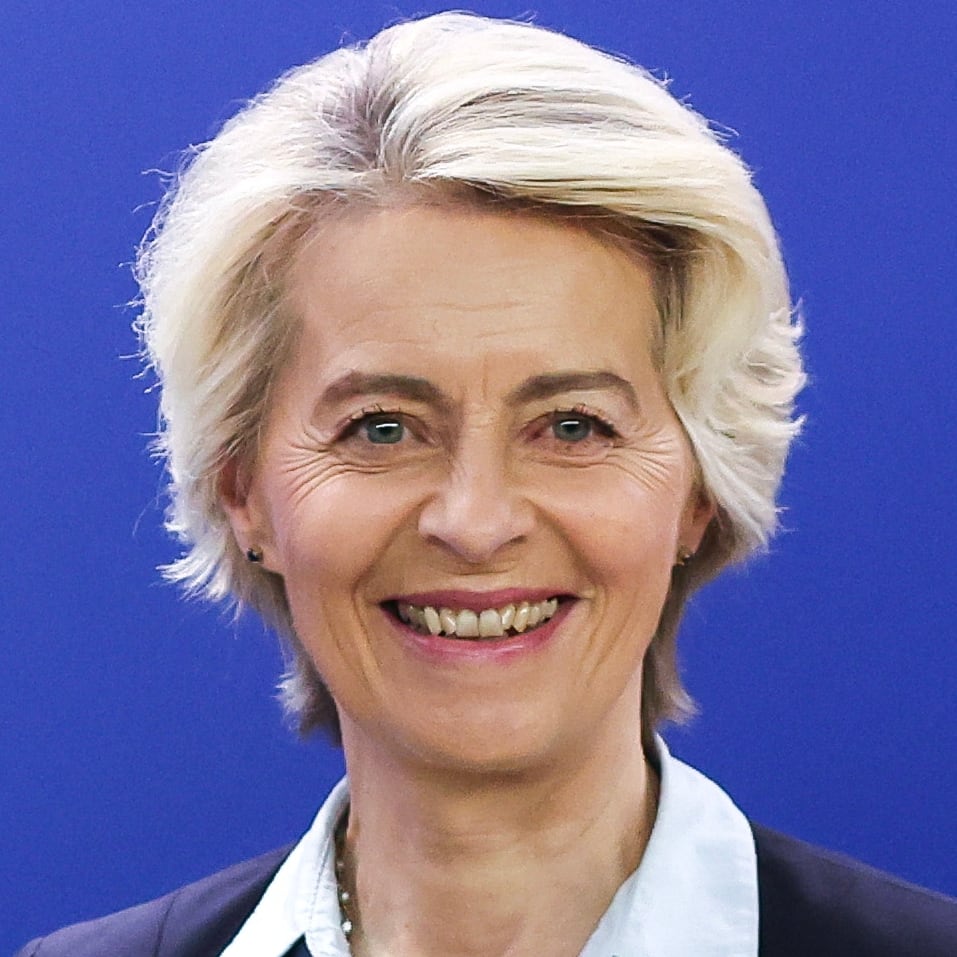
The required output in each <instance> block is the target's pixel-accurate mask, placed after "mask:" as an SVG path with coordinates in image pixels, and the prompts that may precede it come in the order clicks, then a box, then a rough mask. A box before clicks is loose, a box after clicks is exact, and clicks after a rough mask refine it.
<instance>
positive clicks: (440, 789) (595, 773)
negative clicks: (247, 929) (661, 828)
mask: <svg viewBox="0 0 957 957" xmlns="http://www.w3.org/2000/svg"><path fill="white" fill-rule="evenodd" d="M637 727H638V725H637V722H635V723H632V724H631V728H632V729H633V733H628V734H609V735H603V736H599V737H600V740H598V741H596V740H595V739H594V738H592V739H590V740H589V742H588V746H587V747H582V748H580V749H579V750H578V751H577V752H574V753H569V754H566V755H563V756H561V759H560V760H556V759H555V758H554V756H553V757H552V759H551V760H549V761H547V762H543V763H542V764H540V765H538V766H536V767H528V768H525V769H524V770H522V771H520V772H519V771H511V772H501V771H499V772H496V773H488V772H487V771H486V772H484V773H480V772H476V771H474V770H470V771H462V770H456V771H451V772H450V771H444V772H438V771H437V770H436V768H435V766H434V764H433V765H426V764H424V763H419V762H416V761H414V760H408V759H406V758H403V757H397V756H396V754H395V753H394V752H391V751H389V750H388V749H384V748H383V747H382V746H381V745H377V744H376V743H375V742H373V741H371V740H369V739H368V738H367V737H366V736H364V735H363V734H362V731H361V730H360V729H359V728H357V727H356V726H355V725H352V724H350V723H349V722H348V719H346V720H344V721H343V740H344V746H345V750H346V758H347V765H348V768H349V778H350V789H351V802H352V803H351V810H350V818H349V828H348V833H347V837H346V851H345V853H346V862H347V870H348V872H349V878H350V882H351V883H352V884H353V888H354V892H355V895H356V896H355V901H354V905H355V906H354V916H355V923H356V927H355V930H354V932H353V937H352V941H351V946H352V950H353V953H354V954H357V955H362V957H375V955H380V954H388V955H390V957H411V955H416V957H431V955H433V954H435V955H438V954H441V955H443V957H482V955H486V954H488V955H491V954H495V955H508V957H519V955H526V954H528V955H531V954H535V955H536V957H540V955H541V954H543V953H547V954H549V955H554V957H564V955H566V954H567V955H569V957H574V955H577V954H579V953H580V952H581V950H582V948H583V947H584V945H585V943H586V942H587V940H588V937H589V936H590V935H591V933H592V931H593V930H594V928H595V926H596V924H597V923H598V921H599V919H600V918H601V915H602V914H603V913H604V912H605V910H607V908H608V906H609V904H610V903H611V900H612V898H613V897H614V895H615V892H616V891H617V889H618V888H619V887H620V886H621V884H622V882H623V881H624V880H625V879H626V878H627V877H628V875H629V874H631V873H632V872H633V871H634V870H635V868H636V867H637V866H638V863H639V861H640V860H641V856H642V854H643V853H644V849H645V846H646V845H647V842H648V837H649V836H650V833H651V827H652V824H653V822H654V816H655V810H656V807H657V785H658V780H657V776H656V774H655V773H654V771H653V770H651V769H650V768H649V766H648V764H647V762H646V761H645V758H644V755H643V753H642V750H641V745H640V741H639V735H638V731H637Z"/></svg>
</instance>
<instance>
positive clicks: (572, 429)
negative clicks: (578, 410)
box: [552, 415, 595, 442]
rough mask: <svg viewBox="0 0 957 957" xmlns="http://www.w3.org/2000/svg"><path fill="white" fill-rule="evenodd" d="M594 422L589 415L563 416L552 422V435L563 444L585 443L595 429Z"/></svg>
mask: <svg viewBox="0 0 957 957" xmlns="http://www.w3.org/2000/svg"><path fill="white" fill-rule="evenodd" d="M594 426H595V422H594V420H593V419H592V418H591V417H590V416H587V415H562V416H560V417H559V418H557V419H556V420H555V421H554V422H552V434H553V435H554V436H555V438H556V439H560V440H561V441H562V442H583V441H584V440H585V439H587V438H588V437H589V436H590V435H591V434H592V430H593V429H594Z"/></svg>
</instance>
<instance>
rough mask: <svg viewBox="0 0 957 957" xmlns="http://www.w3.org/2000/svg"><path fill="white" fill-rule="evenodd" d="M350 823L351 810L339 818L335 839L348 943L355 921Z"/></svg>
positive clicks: (339, 893)
mask: <svg viewBox="0 0 957 957" xmlns="http://www.w3.org/2000/svg"><path fill="white" fill-rule="evenodd" d="M348 824H349V811H348V809H347V810H346V812H345V813H344V814H343V815H342V816H341V817H340V818H339V823H338V824H337V825H336V830H335V835H334V841H335V848H336V896H337V897H338V898H339V926H340V927H341V928H342V934H343V936H344V937H345V939H346V943H349V941H350V940H351V939H352V932H353V930H354V929H355V926H356V925H355V921H354V920H353V919H352V915H353V909H352V893H351V891H350V890H349V888H348V880H347V874H346V853H345V852H346V827H347V826H348Z"/></svg>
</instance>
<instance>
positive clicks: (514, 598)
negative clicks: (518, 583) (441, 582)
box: [387, 588, 569, 611]
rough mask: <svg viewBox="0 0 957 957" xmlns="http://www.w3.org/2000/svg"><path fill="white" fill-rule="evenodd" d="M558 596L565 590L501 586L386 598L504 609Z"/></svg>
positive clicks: (460, 607)
mask: <svg viewBox="0 0 957 957" xmlns="http://www.w3.org/2000/svg"><path fill="white" fill-rule="evenodd" d="M559 597H569V595H568V592H566V591H563V590H562V589H560V588H557V589H556V588H501V589H496V590H495V591H467V590H464V589H441V590H438V591H417V592H409V593H408V594H403V595H393V596H391V597H390V598H389V599H387V600H388V601H396V602H404V603H405V604H408V605H419V606H420V607H425V606H427V605H431V606H432V607H433V608H455V609H458V610H462V609H471V610H472V611H482V610H483V609H485V608H504V607H505V606H506V605H517V604H518V603H519V602H523V601H527V602H529V603H532V602H538V601H546V600H547V599H549V598H559Z"/></svg>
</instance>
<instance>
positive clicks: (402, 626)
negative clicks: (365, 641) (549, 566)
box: [382, 600, 576, 663]
mask: <svg viewBox="0 0 957 957" xmlns="http://www.w3.org/2000/svg"><path fill="white" fill-rule="evenodd" d="M575 604H576V602H575V601H574V600H564V601H561V602H559V605H558V610H557V611H556V612H555V614H554V615H552V617H551V618H549V619H548V621H546V622H545V624H544V625H538V626H537V627H535V628H533V629H531V631H524V632H522V633H521V634H520V635H510V636H509V637H503V638H443V637H442V636H441V635H432V634H426V635H424V634H422V633H421V632H419V631H416V630H415V629H414V628H412V627H410V626H409V625H407V624H406V623H405V622H403V621H401V620H400V619H398V618H396V617H395V615H393V614H391V613H390V612H388V611H386V610H385V609H383V610H382V613H383V614H384V615H385V616H386V618H388V619H389V621H390V623H391V624H392V627H393V628H395V630H396V631H397V632H398V633H399V635H400V636H401V637H402V639H403V643H404V644H406V645H407V646H408V647H410V648H411V649H412V651H414V652H415V653H416V654H418V655H420V656H422V657H424V658H427V659H428V660H430V661H434V662H450V663H454V662H471V661H474V662H485V661H497V662H502V663H506V662H509V661H513V660H515V659H518V658H522V657H524V656H525V655H529V654H533V653H534V652H536V651H538V650H539V649H541V648H542V647H543V646H544V645H547V644H548V643H549V642H550V641H551V640H552V638H553V637H554V635H555V632H556V630H557V629H558V627H559V625H560V624H561V623H562V621H564V619H565V617H566V616H567V615H568V614H569V612H571V610H572V606H573V605H575Z"/></svg>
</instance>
